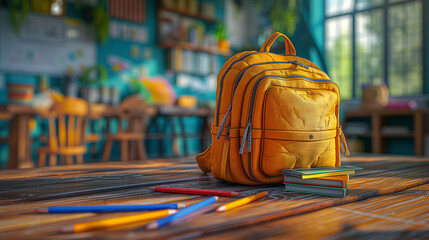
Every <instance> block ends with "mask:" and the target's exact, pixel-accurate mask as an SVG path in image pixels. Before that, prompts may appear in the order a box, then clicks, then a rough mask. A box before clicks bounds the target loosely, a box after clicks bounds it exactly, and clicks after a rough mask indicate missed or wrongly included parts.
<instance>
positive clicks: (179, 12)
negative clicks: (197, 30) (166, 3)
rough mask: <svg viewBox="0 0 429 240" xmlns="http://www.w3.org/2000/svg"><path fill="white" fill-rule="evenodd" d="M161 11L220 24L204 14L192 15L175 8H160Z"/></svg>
mask: <svg viewBox="0 0 429 240" xmlns="http://www.w3.org/2000/svg"><path fill="white" fill-rule="evenodd" d="M159 11H166V12H173V13H177V14H180V15H182V16H187V17H191V18H196V19H200V20H203V21H207V22H213V23H216V22H219V20H218V19H216V18H212V17H208V16H204V15H202V14H195V13H190V12H187V11H183V10H179V9H174V8H167V7H159Z"/></svg>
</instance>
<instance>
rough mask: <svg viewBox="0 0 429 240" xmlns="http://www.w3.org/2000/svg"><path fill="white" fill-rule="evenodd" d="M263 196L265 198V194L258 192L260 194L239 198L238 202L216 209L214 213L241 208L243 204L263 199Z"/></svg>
mask: <svg viewBox="0 0 429 240" xmlns="http://www.w3.org/2000/svg"><path fill="white" fill-rule="evenodd" d="M265 196H267V192H260V193H257V194H254V195H250V196H247V197H243V198H240V199H238V200H235V201H232V202H229V203H227V204H225V205H222V206H220V207H218V208H217V209H216V212H225V211H228V210H231V209H233V208H236V207H241V206H243V205H245V204H248V203H250V202H253V201H256V200H258V199H260V198H263V197H265Z"/></svg>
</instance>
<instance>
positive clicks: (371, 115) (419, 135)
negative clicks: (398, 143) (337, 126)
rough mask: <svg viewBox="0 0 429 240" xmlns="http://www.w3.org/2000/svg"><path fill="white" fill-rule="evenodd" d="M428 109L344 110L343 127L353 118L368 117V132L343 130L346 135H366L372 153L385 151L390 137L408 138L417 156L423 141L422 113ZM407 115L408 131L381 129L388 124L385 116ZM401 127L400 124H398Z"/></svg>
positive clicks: (420, 154) (352, 120)
mask: <svg viewBox="0 0 429 240" xmlns="http://www.w3.org/2000/svg"><path fill="white" fill-rule="evenodd" d="M427 112H428V110H426V109H418V110H412V109H382V110H378V111H365V110H360V111H345V113H344V114H345V117H346V118H345V120H344V129H346V128H347V124H348V123H350V122H355V120H357V121H358V122H359V121H363V120H364V119H367V120H368V119H369V121H368V122H369V125H370V126H369V127H370V129H371V130H370V133H367V132H365V133H361V134H360V133H356V132H355V133H350V134H348V133H347V132H345V134H346V135H347V137H351V136H355V137H367V138H370V140H371V152H372V153H377V154H380V153H385V141H386V140H387V139H392V138H409V139H412V140H413V142H414V154H415V155H418V156H422V155H423V141H424V124H423V121H424V120H423V119H424V114H426V113H427ZM403 116H408V117H411V118H412V125H413V126H412V129H410V130H409V131H408V132H406V131H402V132H392V131H382V129H383V127H386V126H388V125H387V124H386V118H387V117H403ZM398 127H401V126H398Z"/></svg>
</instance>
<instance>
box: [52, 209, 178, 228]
mask: <svg viewBox="0 0 429 240" xmlns="http://www.w3.org/2000/svg"><path fill="white" fill-rule="evenodd" d="M177 211H178V210H176V209H163V210H157V211H151V212H145V213H139V214H133V215H128V216H123V217H114V218H107V219H102V220H98V221H92V222H83V223H77V224H75V225H73V226H68V227H64V228H61V229H60V232H64V233H70V232H73V233H77V232H84V231H90V230H97V229H105V228H111V227H117V226H121V225H126V224H132V223H137V222H141V221H145V220H154V219H158V218H163V217H166V216H168V215H171V214H173V213H176V212H177Z"/></svg>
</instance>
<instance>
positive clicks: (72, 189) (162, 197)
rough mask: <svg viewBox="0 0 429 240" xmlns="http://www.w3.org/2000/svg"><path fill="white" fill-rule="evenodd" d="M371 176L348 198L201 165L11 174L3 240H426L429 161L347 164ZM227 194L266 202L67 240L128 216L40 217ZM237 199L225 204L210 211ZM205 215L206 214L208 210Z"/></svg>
mask: <svg viewBox="0 0 429 240" xmlns="http://www.w3.org/2000/svg"><path fill="white" fill-rule="evenodd" d="M343 164H349V165H354V166H361V167H363V168H364V170H361V171H359V172H358V173H357V174H355V175H352V176H351V180H350V182H349V190H348V193H347V196H346V197H345V198H333V197H319V196H314V195H307V194H298V193H285V192H284V191H283V186H282V185H271V186H262V187H261V186H259V187H258V186H241V185H234V184H229V183H226V182H223V181H218V180H216V179H214V178H212V177H211V176H210V175H205V174H203V173H202V172H201V171H200V170H199V169H198V166H197V164H196V162H195V159H194V158H193V157H187V158H178V159H153V160H146V161H133V162H109V163H102V164H100V163H94V164H86V165H71V166H57V167H45V168H39V169H17V170H4V171H1V174H0V189H2V191H1V192H0V215H1V216H2V217H1V218H0V238H2V239H9V238H14V239H28V238H31V239H36V238H37V239H41V238H43V239H59V238H61V239H167V238H177V239H192V238H197V239H203V238H204V239H261V238H271V239H320V238H328V239H332V238H334V239H411V238H412V239H418V238H421V239H428V238H429V159H427V158H415V157H389V156H378V157H376V156H372V155H369V156H364V157H359V156H356V157H349V158H346V159H344V160H343ZM157 185H163V186H173V187H189V188H205V189H223V190H233V191H240V192H242V193H243V194H253V193H256V192H260V191H268V192H269V195H268V197H266V198H265V199H261V200H259V201H256V202H253V203H250V204H248V205H245V206H242V207H240V208H237V209H234V210H231V211H229V212H226V213H216V212H209V213H205V214H203V213H200V214H199V215H197V216H195V217H194V218H192V219H188V220H187V221H181V222H178V223H176V224H175V225H171V226H166V227H163V228H161V229H159V230H155V231H146V230H143V229H142V225H144V224H145V223H141V224H139V225H133V226H126V227H123V228H117V229H111V230H101V231H92V232H86V233H77V234H61V233H58V229H59V228H61V227H64V226H69V225H70V224H74V223H78V222H84V221H91V220H96V219H103V218H107V217H113V216H121V215H126V214H130V213H105V214H94V213H78V214H36V213H34V212H32V211H33V210H34V209H37V208H40V207H47V206H55V205H84V204H145V203H146V204H150V203H167V202H181V203H186V204H192V203H195V202H197V201H201V200H202V199H205V198H206V197H202V196H197V195H185V194H169V193H155V192H153V190H151V187H153V186H157ZM232 199H233V198H228V197H221V198H220V199H219V201H218V202H217V203H215V204H214V205H213V206H212V207H216V206H219V204H223V203H225V202H227V201H231V200H232ZM206 210H207V209H206Z"/></svg>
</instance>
